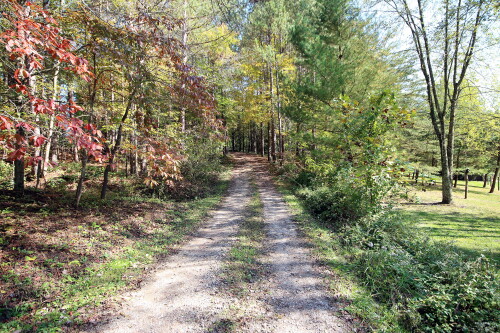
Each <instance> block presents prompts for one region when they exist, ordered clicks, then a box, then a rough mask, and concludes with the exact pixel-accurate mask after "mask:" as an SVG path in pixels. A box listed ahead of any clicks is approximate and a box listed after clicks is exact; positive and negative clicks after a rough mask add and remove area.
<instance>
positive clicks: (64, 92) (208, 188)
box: [0, 0, 500, 332]
mask: <svg viewBox="0 0 500 333" xmlns="http://www.w3.org/2000/svg"><path fill="white" fill-rule="evenodd" d="M0 10H1V12H2V16H1V17H0V75H1V83H0V152H1V153H0V154H1V156H2V159H1V160H0V213H1V215H0V216H1V217H0V219H1V221H0V247H2V248H3V249H5V253H2V256H0V259H1V260H2V262H1V263H0V273H1V274H2V279H3V283H4V284H5V289H3V288H4V287H2V289H1V290H0V292H2V294H0V300H1V304H0V324H1V323H6V324H5V325H6V326H5V332H9V331H10V330H11V329H12V331H15V329H21V330H26V331H30V330H31V331H36V330H37V327H38V326H37V325H40V322H45V323H46V322H47V321H50V320H52V319H47V318H48V317H47V316H48V315H47V316H45V315H41V314H40V311H39V310H37V308H36V306H32V303H30V302H31V301H27V300H32V299H39V298H40V297H42V296H40V295H38V294H37V295H35V296H33V295H31V294H30V295H27V294H26V295H25V296H22V295H21V294H22V293H21V294H20V295H21V296H18V297H15V296H12V297H11V296H8V295H7V294H8V292H7V291H9V290H18V289H20V288H21V289H22V286H25V282H23V281H25V279H27V278H28V276H30V279H31V278H33V276H36V274H39V273H33V272H34V271H32V272H31V273H30V272H26V270H24V271H23V269H21V266H22V265H21V264H19V263H18V261H19V260H22V261H23V262H26V265H35V264H36V263H37V262H38V261H37V259H36V258H37V257H36V256H33V253H31V252H22V251H21V250H19V249H21V248H23V246H24V247H25V251H27V250H26V249H28V248H29V246H30V245H29V244H28V243H22V242H21V239H22V237H24V236H22V235H23V230H22V228H24V227H22V224H20V222H19V223H18V220H19V219H22V216H23V214H21V215H17V212H18V211H25V210H26V211H28V213H26V215H29V214H31V213H29V212H31V210H30V209H34V211H33V212H34V213H33V214H48V215H47V216H51V214H52V213H53V211H52V210H50V209H49V210H47V208H46V207H47V203H48V202H49V203H50V202H51V201H52V202H53V203H54V202H58V204H57V212H63V211H71V212H73V214H76V215H78V214H80V213H78V212H87V211H92V212H95V211H98V210H99V209H101V210H106V209H108V210H110V209H111V210H112V209H113V205H117V204H116V202H115V201H113V200H115V199H116V200H118V199H119V198H120V196H123V197H125V196H127V197H134V198H135V199H134V200H135V201H134V202H141V201H142V200H144V201H147V200H153V199H154V200H159V201H162V200H163V201H165V202H166V201H169V202H170V201H171V202H175V203H176V204H180V203H182V204H184V203H185V202H198V201H197V200H203V199H202V198H207V197H210V196H211V195H213V191H214V190H216V189H215V188H218V186H215V185H214V184H218V183H219V182H221V179H223V177H224V173H225V172H227V169H228V168H229V167H228V164H230V160H231V158H230V156H231V154H232V153H234V152H244V153H247V154H251V155H252V156H256V157H265V158H267V160H268V161H269V164H270V167H271V170H272V171H273V173H274V175H275V177H276V179H278V180H279V183H280V184H281V185H280V186H283V187H284V190H283V191H291V193H293V195H294V197H295V198H297V200H298V201H299V202H300V204H301V205H302V206H303V207H304V209H305V211H304V214H310V215H311V216H312V217H314V219H316V220H317V222H315V223H317V224H315V226H316V227H317V228H319V229H317V232H318V233H320V234H323V233H324V234H330V233H332V234H331V235H332V236H331V237H332V239H333V240H334V241H332V242H333V243H332V244H330V245H328V246H330V248H335V249H337V250H338V251H340V252H342V253H343V255H344V256H345V258H347V259H345V260H346V262H349V263H346V262H343V263H341V264H340V263H336V264H335V263H334V264H332V265H331V267H333V269H334V270H335V269H336V270H339V271H348V272H349V273H348V275H349V276H351V275H352V276H353V279H354V280H355V281H357V283H359V284H360V285H362V286H363V287H362V288H364V290H366V294H363V293H361V294H360V295H361V296H359V297H358V296H356V297H358V298H356V297H354V298H355V300H354V301H353V305H352V306H351V309H350V310H349V312H350V313H351V314H352V315H354V316H359V317H360V318H362V321H363V323H364V324H363V325H364V329H367V330H377V329H380V330H382V331H384V330H388V331H398V330H403V331H405V330H408V331H426V332H431V331H432V332H466V331H470V332H489V331H491V332H494V331H495V330H496V329H498V315H499V313H498V301H499V298H498V297H499V293H498V269H497V268H496V265H497V264H498V260H499V258H498V248H495V249H494V250H492V252H490V253H486V254H481V253H473V254H471V253H462V252H461V251H458V250H456V248H454V247H453V246H452V245H450V244H444V243H441V242H434V241H432V240H430V239H429V237H427V235H425V232H420V231H417V229H418V228H417V227H416V226H415V225H414V224H412V223H409V222H408V221H405V219H404V218H402V217H401V213H400V211H399V210H398V208H397V206H398V205H405V204H412V203H415V202H416V201H418V200H419V199H415V192H417V193H419V192H433V193H436V194H437V193H439V199H437V197H436V201H439V207H448V206H450V207H458V206H459V205H458V204H456V203H455V202H456V199H457V198H458V197H459V196H460V198H462V196H464V195H465V198H467V196H468V195H469V196H474V195H476V196H477V195H479V194H476V192H477V191H479V190H480V189H485V190H484V193H483V192H481V198H484V199H481V200H483V201H484V202H485V205H488V206H491V207H494V206H496V205H497V204H498V202H499V201H498V192H499V190H498V189H499V188H500V110H499V107H500V98H499V96H500V95H499V91H500V81H499V74H500V72H499V69H498V68H499V65H500V59H499V56H498V54H499V50H500V48H499V42H500V34H499V29H498V28H499V22H500V21H499V14H500V7H499V5H498V3H497V2H496V1H489V0H442V1H424V0H414V1H407V0H379V1H368V0H366V1H350V0H296V1H286V0H143V1H130V0H57V1H55V0H52V1H50V0H34V1H25V0H2V1H1V3H0ZM469 182H471V183H470V186H473V185H474V184H476V183H477V184H479V185H477V189H476V187H474V188H473V189H472V190H471V191H470V193H469ZM462 183H463V184H464V186H465V188H464V190H461V189H460V186H461V185H460V184H462ZM486 192H487V193H486ZM477 193H479V192H477ZM110 196H111V197H112V200H111V201H110V198H109V197H110ZM435 204H436V205H437V203H436V202H435ZM26 205H34V206H36V207H35V208H33V207H31V206H30V207H31V208H26ZM460 205H463V204H462V203H461V202H460ZM99 207H100V208H99ZM394 207H396V208H394ZM51 209H52V208H51ZM182 209H183V208H179V210H182ZM186 209H187V208H186ZM207 209H208V208H207ZM443 209H446V208H443ZM497 209H498V207H497ZM54 211H55V210H54ZM41 212H42V213H41ZM58 214H59V213H58ZM81 214H83V213H81ZM37 216H38V215H37ZM47 216H45V217H47ZM488 218H489V217H488ZM490 220H491V223H492V224H495V223H496V224H495V225H494V227H493V229H491V231H490V232H491V235H492V236H489V237H498V216H497V217H496V220H495V217H492V218H491V219H490ZM412 222H415V221H412ZM89 223H90V222H89ZM92 223H94V222H92ZM12 228H14V229H15V228H18V229H19V230H17V229H16V230H17V231H15V232H13V229H12ZM85 228H86V227H85ZM92 228H94V229H92V230H95V231H96V232H97V229H96V227H95V226H93V227H92ZM323 228H324V229H323ZM49 229H50V228H49ZM99 230H100V231H102V230H101V229H99ZM319 230H323V231H319ZM24 232H27V233H29V231H24ZM47 232H48V231H47ZM306 233H307V232H306ZM14 234H15V235H14ZM309 237H312V238H313V239H314V237H315V236H314V232H310V233H309ZM495 239H497V241H498V238H495ZM323 246H325V245H323ZM497 246H498V245H497ZM16 248H17V249H16ZM7 249H8V250H9V251H11V250H12V251H13V252H12V254H10V255H7V254H6V253H7ZM14 250H15V251H14ZM16 251H17V252H16ZM33 251H35V250H33ZM14 252H15V253H14ZM478 254H479V255H478ZM9 256H10V257H9ZM39 257H40V256H39ZM19 258H22V259H19ZM26 258H27V259H26ZM30 258H34V259H32V260H31V259H30ZM75 258H76V257H75ZM73 259H74V258H73ZM38 260H41V259H40V258H39V259H38ZM75 260H76V259H75ZM78 260H80V259H78ZM324 260H325V261H328V259H325V258H324ZM80 261H81V260H80ZM80 261H79V264H78V266H79V267H81V268H80V269H76V268H71V269H74V276H77V275H82V274H87V273H84V271H85V270H84V267H87V266H86V265H85V264H81V263H80ZM46 262H47V260H45V264H42V263H40V267H42V266H43V267H45V266H47V265H46ZM70 262H73V261H71V260H69V259H68V261H67V263H70ZM331 262H333V261H331ZM67 263H65V264H67ZM65 264H64V265H65ZM44 265H45V266H44ZM64 265H62V266H61V267H55V268H54V267H53V266H51V268H50V269H53V270H54V271H52V273H50V274H49V275H50V276H51V277H50V278H52V276H56V277H57V274H62V273H57V272H59V271H60V272H63V270H64V271H66V270H67V269H69V268H67V267H66V266H64ZM68 265H69V264H68ZM35 266H36V265H35ZM63 266H64V267H63ZM23 267H24V266H23ZM37 267H38V266H37ZM65 267H66V268H65ZM68 267H69V266H68ZM88 267H91V266H90V263H89V264H88ZM33 269H34V268H33ZM37 269H38V268H37ZM58 269H59V270H58ZM30 274H32V275H30ZM33 274H35V275H33ZM14 276H15V278H14ZM16 279H17V280H16ZM47 279H49V277H47ZM42 280H43V279H42ZM12 281H17V282H12ZM30 281H31V280H30ZM47 281H49V280H47ZM30 283H34V284H37V282H34V281H31V282H30ZM71 283H74V282H71ZM40 285H42V283H41V282H40ZM0 286H1V285H0ZM9 288H10V289H9ZM44 288H45V287H44ZM4 290H5V293H4ZM40 290H42V289H40ZM35 294H36V293H35ZM367 295H368V296H367ZM4 296H5V297H4ZM9 297H10V298H9ZM42 298H43V297H42ZM363 302H365V303H369V304H370V306H368V305H366V304H365V305H363V304H364V303H363ZM30 304H31V305H30ZM51 304H52V303H51ZM82 304H83V303H78V305H75V309H79V308H80V307H83V306H88V303H85V304H83V305H82ZM54 307H55V308H57V306H56V305H54ZM368 308H369V309H371V310H366V309H368ZM363 309H364V310H363ZM75 311H77V310H75ZM29 313H31V315H28V314H29ZM23 316H24V317H23ZM44 316H45V317H44ZM75 316H76V317H77V315H75ZM28 317H29V319H26V318H28ZM23 318H24V319H23ZM41 318H42V319H41ZM58 318H59V317H58ZM59 321H60V319H56V320H54V322H58V323H59ZM9 323H10V324H9ZM76 323H77V321H74V322H72V325H73V324H76ZM9 325H10V326H9ZM23 325H24V326H23ZM0 327H1V326H0ZM47 327H49V326H47ZM3 331H4V330H2V329H1V328H0V332H3ZM48 331H50V330H48ZM16 332H18V331H16ZM19 332H20V331H19Z"/></svg>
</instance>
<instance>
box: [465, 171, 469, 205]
mask: <svg viewBox="0 0 500 333" xmlns="http://www.w3.org/2000/svg"><path fill="white" fill-rule="evenodd" d="M468 194H469V169H466V170H465V199H467V195H468Z"/></svg>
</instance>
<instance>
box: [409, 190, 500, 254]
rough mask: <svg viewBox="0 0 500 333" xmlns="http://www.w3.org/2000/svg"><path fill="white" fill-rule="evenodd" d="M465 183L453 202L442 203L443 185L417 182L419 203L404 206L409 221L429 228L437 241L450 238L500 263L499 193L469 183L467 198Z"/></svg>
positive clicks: (455, 193)
mask: <svg viewBox="0 0 500 333" xmlns="http://www.w3.org/2000/svg"><path fill="white" fill-rule="evenodd" d="M464 187H465V182H460V181H459V183H458V187H457V189H455V191H454V203H453V204H452V205H449V206H448V205H439V204H437V203H438V202H440V201H441V191H440V186H439V184H438V185H435V186H426V187H425V190H426V191H425V192H424V191H423V190H422V189H423V188H424V187H423V186H421V185H418V186H416V187H415V188H414V191H413V192H412V194H415V195H416V197H417V202H416V203H410V204H404V205H402V208H401V210H402V214H403V215H404V216H405V218H406V219H407V220H408V221H412V222H414V223H415V224H416V225H418V226H420V227H422V228H425V229H426V230H428V232H429V235H430V236H431V237H432V238H434V239H437V240H443V241H451V242H453V244H454V246H455V247H456V248H457V249H458V250H461V251H463V252H465V253H468V254H470V255H472V256H478V255H480V254H484V255H485V256H487V257H489V258H491V259H493V260H494V261H496V262H497V263H500V193H499V192H498V191H496V192H495V193H492V194H490V193H488V191H489V187H487V188H483V183H482V182H469V195H468V199H464Z"/></svg>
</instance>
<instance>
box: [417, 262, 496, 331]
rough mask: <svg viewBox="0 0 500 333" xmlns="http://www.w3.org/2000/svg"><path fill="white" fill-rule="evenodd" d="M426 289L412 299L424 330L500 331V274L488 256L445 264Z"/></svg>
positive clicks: (427, 281)
mask: <svg viewBox="0 0 500 333" xmlns="http://www.w3.org/2000/svg"><path fill="white" fill-rule="evenodd" d="M425 284H426V289H425V293H424V294H423V295H422V296H420V297H417V298H416V299H415V300H412V304H411V307H412V308H413V309H414V310H415V311H417V312H418V313H419V315H420V316H421V320H422V323H421V325H420V326H421V330H422V331H424V332H499V331H500V323H499V322H498V318H500V307H499V306H500V299H499V292H498V288H499V276H498V274H497V273H496V271H495V269H493V268H492V267H490V264H489V262H488V259H486V258H484V257H481V258H478V259H477V260H476V261H473V262H467V261H464V262H462V264H461V265H459V266H458V267H450V265H443V267H442V269H441V271H440V272H437V273H435V274H434V275H432V276H430V277H429V278H428V279H426V280H425Z"/></svg>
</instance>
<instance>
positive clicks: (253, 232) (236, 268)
mask: <svg viewBox="0 0 500 333" xmlns="http://www.w3.org/2000/svg"><path fill="white" fill-rule="evenodd" d="M251 188H252V198H251V200H250V203H249V205H248V207H247V209H246V212H245V216H244V218H243V221H242V222H241V224H240V229H239V231H238V234H237V236H236V237H237V239H236V243H235V244H234V246H233V247H231V249H230V250H229V253H228V255H227V261H226V264H225V267H224V282H225V284H226V285H227V286H228V288H229V290H230V292H231V293H232V294H234V295H238V296H243V295H245V294H246V293H247V291H248V285H249V284H251V283H254V282H255V281H257V280H258V278H259V277H260V276H261V275H262V274H261V273H262V269H263V268H262V265H261V264H260V262H259V260H258V258H259V256H260V255H262V251H263V240H264V239H265V237H266V232H265V230H264V218H263V203H262V200H261V198H260V194H259V192H258V191H257V188H256V185H255V183H254V182H252V186H251Z"/></svg>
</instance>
